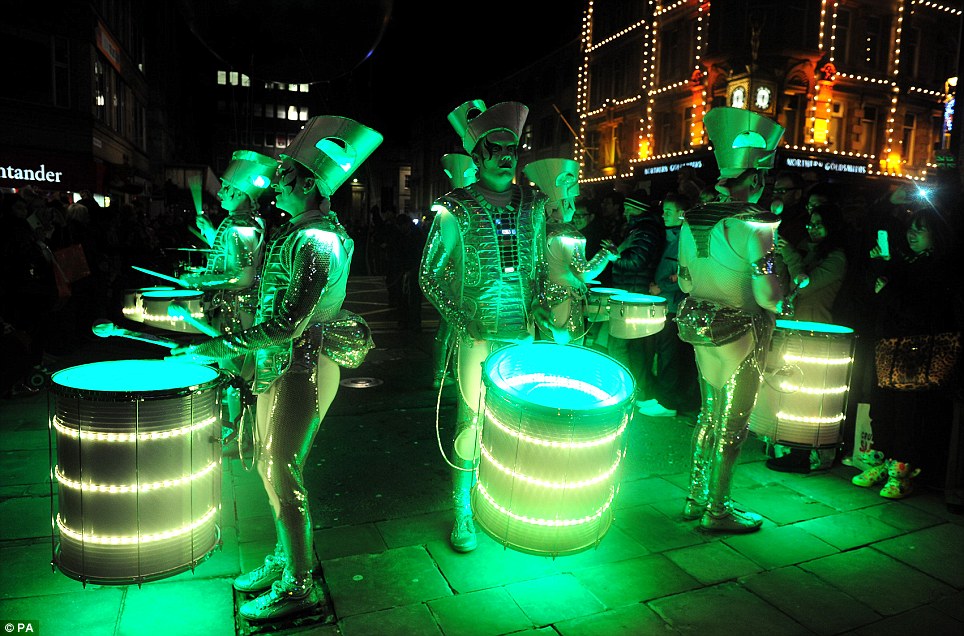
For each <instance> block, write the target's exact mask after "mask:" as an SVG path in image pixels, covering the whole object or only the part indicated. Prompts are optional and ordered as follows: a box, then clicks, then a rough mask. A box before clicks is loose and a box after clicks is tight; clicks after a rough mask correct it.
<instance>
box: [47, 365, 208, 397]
mask: <svg viewBox="0 0 964 636" xmlns="http://www.w3.org/2000/svg"><path fill="white" fill-rule="evenodd" d="M104 362H131V360H103V361H101V362H89V363H87V364H81V365H77V366H75V367H68V368H66V369H61V370H60V371H56V372H54V373H53V374H51V376H50V392H51V394H52V395H54V396H56V397H63V398H79V399H87V400H89V401H91V402H130V401H134V400H138V399H166V398H179V397H184V396H187V395H194V394H197V393H203V392H206V391H208V390H210V389H214V388H216V387H219V386H222V385H223V384H224V383H225V382H226V381H227V375H226V374H225V373H224V371H222V370H221V369H219V368H217V367H213V366H208V365H206V364H198V363H196V362H183V363H179V364H195V365H197V366H202V367H206V368H208V369H211V370H212V371H214V372H215V376H214V377H213V378H212V379H210V380H207V381H205V382H202V383H200V384H190V385H187V386H178V387H171V388H168V389H151V390H145V391H132V390H114V391H103V390H99V389H85V388H79V387H71V386H66V385H63V384H58V383H57V381H56V380H55V378H56V377H57V374H58V373H63V372H64V371H69V370H71V369H76V368H77V367H83V366H88V365H94V364H103V363H104ZM138 362H167V361H165V360H139V361H138Z"/></svg>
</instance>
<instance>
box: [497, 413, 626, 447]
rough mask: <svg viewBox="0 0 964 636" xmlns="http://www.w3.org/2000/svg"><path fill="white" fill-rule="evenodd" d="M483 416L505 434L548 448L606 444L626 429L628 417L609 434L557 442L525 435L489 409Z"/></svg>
mask: <svg viewBox="0 0 964 636" xmlns="http://www.w3.org/2000/svg"><path fill="white" fill-rule="evenodd" d="M485 416H486V420H485V421H486V423H491V424H495V427H496V428H497V429H499V430H500V431H502V432H503V433H505V434H506V435H510V436H512V437H515V438H518V439H520V440H522V441H523V442H528V443H529V444H535V445H536V446H548V447H550V448H592V447H593V446H601V445H603V444H608V443H610V442H612V441H614V440H616V439H617V438H618V437H619V436H620V435H622V434H623V431H625V430H626V425H627V424H628V423H629V418H628V417H626V418H623V421H622V423H621V424H620V425H619V428H618V429H616V430H615V431H613V432H612V433H610V434H609V435H604V436H602V437H597V438H595V439H590V440H586V441H584V442H557V441H555V440H546V439H541V438H539V437H532V436H531V435H526V434H525V433H521V432H519V431H517V430H515V429H511V428H509V427H508V426H506V425H505V424H503V423H502V422H500V421H499V419H498V418H497V417H496V416H495V414H494V413H493V412H492V411H491V410H489V409H486V410H485Z"/></svg>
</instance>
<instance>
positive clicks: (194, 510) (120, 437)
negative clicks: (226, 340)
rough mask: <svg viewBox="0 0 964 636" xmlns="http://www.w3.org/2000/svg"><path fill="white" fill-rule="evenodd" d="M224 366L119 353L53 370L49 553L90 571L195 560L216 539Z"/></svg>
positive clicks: (80, 571)
mask: <svg viewBox="0 0 964 636" xmlns="http://www.w3.org/2000/svg"><path fill="white" fill-rule="evenodd" d="M222 377H223V376H222V374H221V372H220V371H218V370H216V369H213V368H211V367H207V366H203V365H199V364H193V363H189V362H175V361H167V360H120V361H113V362H95V363H93V364H85V365H81V366H77V367H71V368H69V369H65V370H63V371H58V372H57V373H55V374H54V375H53V376H52V378H51V382H52V386H51V394H52V395H53V404H52V407H53V412H52V413H49V414H48V415H49V419H50V425H51V430H52V431H53V433H54V435H55V436H56V448H57V453H56V462H57V463H56V466H52V467H51V475H52V477H53V478H54V479H55V480H56V481H57V492H58V495H57V503H58V506H57V508H58V510H57V512H56V514H53V510H51V512H52V515H51V516H52V517H53V519H52V520H51V526H52V528H53V529H54V530H55V531H56V533H57V535H58V539H59V541H58V542H56V543H55V548H54V555H53V556H54V562H55V563H56V564H57V566H58V567H59V568H60V569H61V571H62V572H64V574H66V575H67V576H69V577H71V578H74V579H77V580H79V581H83V582H85V583H87V582H92V583H100V584H129V583H138V584H139V583H142V582H144V581H150V580H156V579H160V578H164V577H167V576H171V575H173V574H177V573H179V572H183V571H185V570H188V569H193V568H194V566H195V565H197V564H198V563H200V562H201V561H202V560H204V559H205V558H206V557H207V556H208V555H209V554H210V553H211V551H212V550H213V549H214V547H215V546H216V545H217V543H218V541H219V529H218V525H217V522H218V517H219V514H218V513H219V510H220V499H221V443H220V436H221V422H220V419H219V414H220V408H221V403H220V400H221V398H220V395H221V385H222V384H223V380H222Z"/></svg>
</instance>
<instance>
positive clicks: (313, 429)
mask: <svg viewBox="0 0 964 636" xmlns="http://www.w3.org/2000/svg"><path fill="white" fill-rule="evenodd" d="M340 378H341V369H340V368H339V367H338V365H337V364H335V363H334V362H332V361H331V360H330V359H329V358H327V357H326V356H324V355H321V354H319V355H318V364H317V365H316V366H315V369H314V373H294V372H290V371H289V372H288V373H285V374H284V375H282V376H281V377H279V378H278V379H277V380H275V381H274V383H273V384H272V385H271V386H270V387H269V388H268V390H267V391H266V392H265V393H262V394H261V395H259V396H258V437H257V443H258V451H257V452H258V456H257V457H258V462H257V465H258V473H259V474H260V475H261V479H262V481H263V482H264V488H265V490H266V491H267V493H268V500H269V501H270V503H271V510H272V512H273V513H274V516H275V525H276V526H277V529H278V542H279V543H280V545H281V549H282V551H283V553H284V555H285V556H286V557H287V566H286V567H287V570H288V572H287V573H288V574H290V575H291V576H292V577H294V578H295V579H298V580H303V579H305V578H309V577H310V574H311V569H312V566H313V564H314V558H313V555H312V544H313V535H312V528H311V514H310V512H309V510H308V493H307V491H306V490H305V486H304V480H303V475H302V469H303V468H304V465H305V459H306V458H307V456H308V452H309V451H310V450H311V446H312V443H313V442H314V439H315V435H316V434H317V432H318V429H319V428H320V426H321V421H322V420H324V418H325V414H326V413H327V412H328V407H330V406H331V403H332V401H333V400H334V399H335V393H336V392H337V391H338V381H339V379H340Z"/></svg>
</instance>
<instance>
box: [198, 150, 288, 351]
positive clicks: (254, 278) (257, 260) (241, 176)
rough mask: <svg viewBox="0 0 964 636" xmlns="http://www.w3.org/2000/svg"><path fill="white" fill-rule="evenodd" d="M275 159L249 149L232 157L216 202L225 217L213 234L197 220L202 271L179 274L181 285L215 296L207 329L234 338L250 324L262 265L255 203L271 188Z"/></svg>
mask: <svg viewBox="0 0 964 636" xmlns="http://www.w3.org/2000/svg"><path fill="white" fill-rule="evenodd" d="M277 169H278V161H277V159H273V158H271V157H267V156H265V155H262V154H260V153H257V152H254V151H251V150H238V151H236V152H235V153H234V154H233V155H232V156H231V163H229V164H228V167H227V169H226V170H225V171H224V175H223V176H222V177H221V189H220V190H219V191H218V198H219V199H220V200H221V207H222V208H224V210H225V211H226V212H227V213H228V215H227V216H226V217H225V219H224V220H223V221H222V222H221V224H220V225H219V226H218V228H217V231H213V233H212V231H209V230H211V228H210V223H209V222H208V221H207V220H206V219H205V218H204V217H203V216H199V217H198V227H199V228H200V229H201V231H202V234H203V236H204V238H205V240H206V241H208V244H209V245H210V247H211V252H210V254H209V255H208V258H207V262H206V264H205V267H204V270H203V271H200V272H191V273H187V274H183V275H182V276H181V277H180V278H181V280H182V281H183V282H184V283H185V284H186V285H188V286H189V287H192V288H194V289H200V290H202V291H206V292H214V295H215V302H214V306H215V310H216V313H215V315H214V316H212V320H211V322H212V326H214V327H215V328H216V329H217V330H218V331H221V332H223V333H234V332H237V331H240V330H242V329H246V328H248V327H250V326H251V325H252V324H253V323H254V313H255V311H256V309H257V301H258V299H257V291H258V282H259V275H260V271H261V263H262V260H263V257H264V241H265V237H264V233H265V227H264V220H263V219H261V218H260V217H259V216H258V215H257V212H258V199H259V198H260V197H261V195H262V194H264V192H265V191H266V190H267V189H268V188H269V187H270V186H271V179H272V178H273V177H274V175H275V172H276V171H277Z"/></svg>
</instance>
